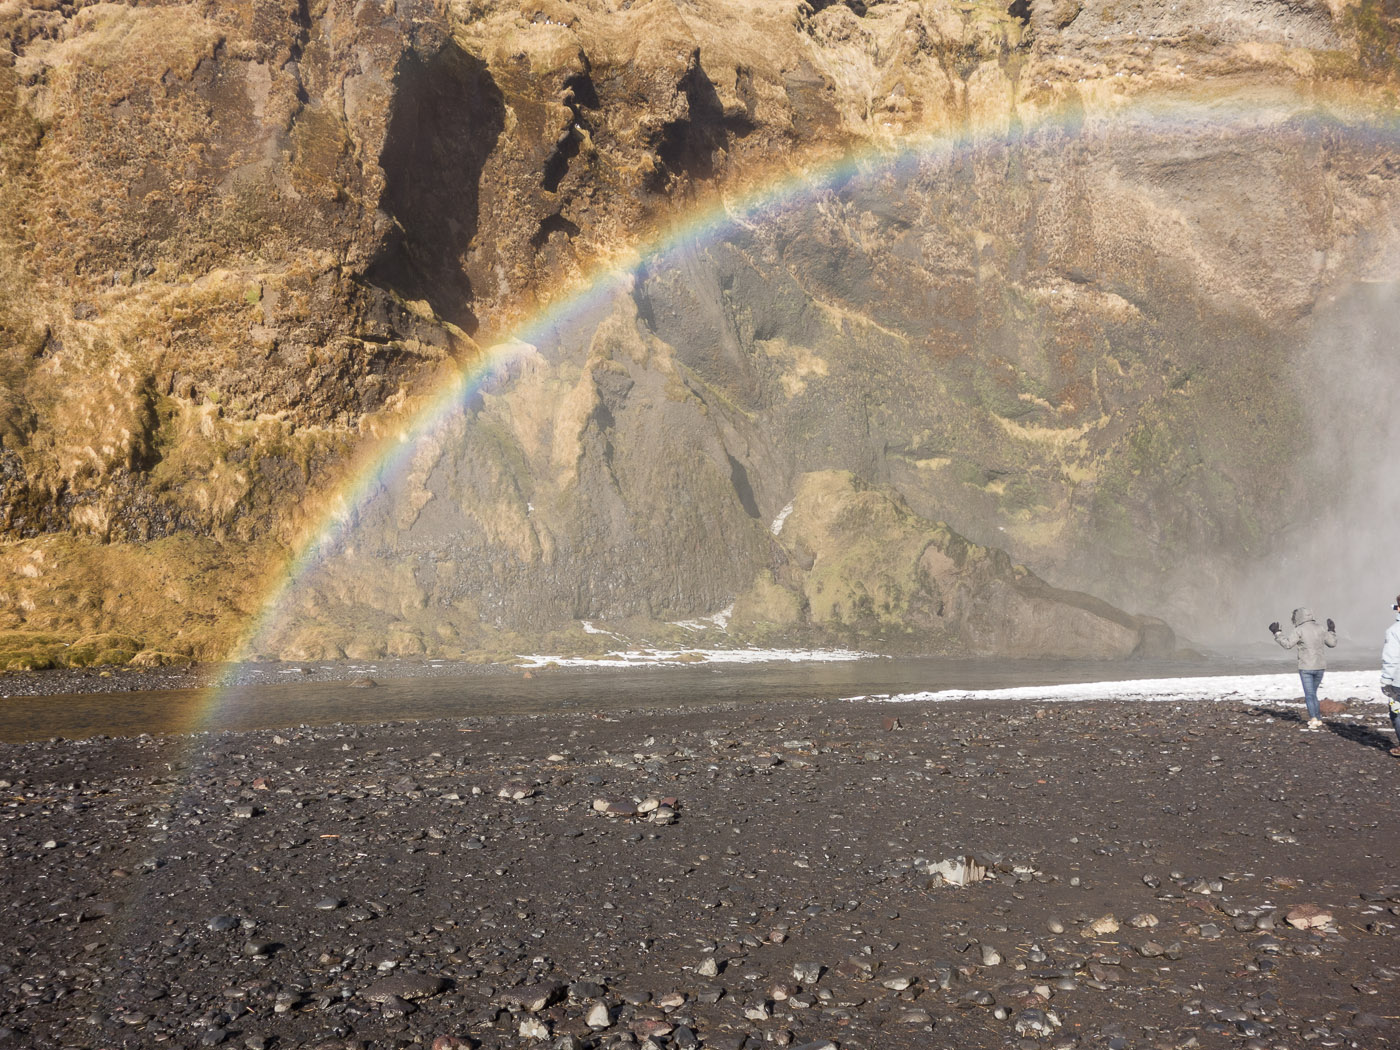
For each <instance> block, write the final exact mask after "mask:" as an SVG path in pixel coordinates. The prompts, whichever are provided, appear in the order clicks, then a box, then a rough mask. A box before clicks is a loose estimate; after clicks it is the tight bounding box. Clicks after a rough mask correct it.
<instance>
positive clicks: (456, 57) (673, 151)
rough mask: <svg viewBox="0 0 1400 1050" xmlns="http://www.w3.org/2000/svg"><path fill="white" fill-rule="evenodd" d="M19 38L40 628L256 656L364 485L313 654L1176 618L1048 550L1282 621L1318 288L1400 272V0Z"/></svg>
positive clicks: (477, 21)
mask: <svg viewBox="0 0 1400 1050" xmlns="http://www.w3.org/2000/svg"><path fill="white" fill-rule="evenodd" d="M0 35H2V36H3V37H4V39H5V41H6V43H7V46H8V51H4V50H0V537H3V544H0V652H3V653H7V654H9V655H8V656H5V657H4V659H5V660H6V661H7V662H16V663H25V662H29V663H33V662H36V661H37V662H42V661H44V660H58V661H62V660H65V659H73V658H75V657H74V654H77V653H88V652H89V651H93V652H97V651H99V650H100V651H101V652H103V653H106V654H109V655H110V654H112V653H118V654H121V653H126V654H131V653H136V652H138V651H143V650H144V651H145V652H144V653H143V655H142V657H141V658H142V659H143V660H148V661H158V660H161V659H164V658H166V656H163V655H162V654H187V655H194V656H197V657H200V658H212V657H216V656H219V655H222V654H224V653H225V652H226V651H228V649H229V647H230V646H232V645H233V644H234V643H235V641H236V640H237V639H238V638H239V637H240V636H241V635H242V634H243V632H244V631H245V630H246V629H247V628H248V626H249V625H250V624H251V623H253V622H254V621H255V620H256V619H257V617H258V614H259V612H260V611H261V610H262V608H263V604H264V601H265V599H266V598H267V596H268V595H269V594H271V593H273V591H274V589H275V587H276V585H277V584H278V583H279V582H280V581H281V580H282V577H283V575H284V574H285V572H286V571H287V569H286V566H287V565H288V564H289V561H290V560H291V559H292V558H293V556H294V554H295V552H296V551H297V550H298V549H299V548H300V546H301V544H303V543H304V542H305V541H306V539H307V538H309V537H310V536H312V535H315V534H317V533H320V532H321V531H323V525H322V523H323V522H324V520H325V519H326V515H327V514H329V513H330V512H331V511H333V510H334V509H336V508H337V507H341V509H342V510H346V511H351V512H353V514H354V518H353V521H354V525H353V527H351V528H348V529H343V530H341V531H339V532H337V533H336V537H337V538H336V542H335V543H334V544H333V545H330V546H328V547H327V548H326V550H325V551H324V552H323V553H324V557H323V558H322V559H321V560H320V561H319V562H317V564H316V566H315V567H314V568H312V569H311V570H309V571H307V572H306V573H305V576H304V579H303V580H302V581H301V583H300V584H299V585H297V586H295V587H293V588H292V589H291V590H290V591H289V592H288V596H287V598H286V604H285V608H283V609H282V610H281V611H280V613H279V615H276V616H274V617H273V619H272V621H271V624H272V625H271V627H270V629H269V630H268V631H267V632H265V633H264V634H263V635H261V636H260V638H259V640H258V643H257V645H258V648H259V651H261V652H264V653H266V654H269V655H272V654H281V655H286V656H312V655H330V656H334V655H338V654H344V653H350V654H359V655H375V654H377V653H382V652H404V653H411V652H431V653H443V654H448V655H455V654H458V653H482V652H485V653H505V652H509V651H512V650H514V649H517V648H519V647H521V646H533V645H542V644H546V643H548V644H554V645H561V646H581V645H596V644H599V643H600V640H603V639H606V638H607V637H608V636H606V635H602V636H600V635H595V634H589V633H587V630H586V629H585V628H584V627H583V626H582V621H589V622H590V623H593V622H597V623H602V624H605V625H608V627H609V629H611V630H616V631H619V632H621V633H625V634H626V635H627V636H628V637H633V638H638V637H646V638H657V639H659V638H662V637H691V636H695V635H700V636H707V637H709V639H710V640H711V641H715V640H716V639H718V640H720V641H724V642H727V643H730V644H734V643H740V642H748V641H773V640H784V639H786V640H793V639H803V640H808V641H812V642H826V641H833V640H841V641H846V642H854V643H857V644H868V645H878V646H888V647H900V648H915V649H919V648H922V649H928V650H938V651H984V652H1028V653H1029V652H1036V653H1047V652H1065V653H1069V652H1074V653H1076V654H1091V655H1123V654H1125V653H1128V652H1131V651H1133V650H1135V649H1137V648H1138V647H1139V646H1140V645H1142V644H1150V645H1155V646H1157V647H1158V648H1160V647H1161V646H1162V645H1163V644H1165V643H1163V642H1162V640H1161V639H1160V638H1157V640H1156V641H1155V642H1154V641H1152V638H1153V637H1156V636H1155V635H1154V634H1153V630H1151V629H1149V630H1146V631H1145V632H1144V623H1145V621H1141V620H1138V619H1136V618H1134V617H1132V616H1129V615H1127V614H1124V613H1121V612H1118V611H1117V610H1114V609H1112V608H1110V607H1108V606H1106V605H1103V604H1102V603H1096V602H1095V601H1094V600H1092V599H1088V598H1087V597H1086V596H1084V595H1078V596H1076V595H1072V594H1069V593H1066V592H1063V591H1058V590H1056V589H1055V588H1054V587H1052V586H1051V585H1050V584H1047V583H1042V582H1040V579H1039V578H1038V577H1036V576H1034V575H1032V574H1031V573H1030V572H1029V570H1027V569H1024V568H1018V567H1016V566H1015V565H1014V564H1013V562H1020V563H1024V564H1025V565H1028V566H1029V567H1030V569H1032V570H1035V572H1036V573H1038V574H1039V577H1043V578H1044V579H1048V580H1050V581H1053V583H1054V584H1055V585H1057V586H1059V587H1068V588H1074V589H1076V590H1079V591H1085V592H1088V593H1090V594H1094V595H1096V596H1098V597H1099V598H1103V599H1107V600H1108V601H1111V602H1114V603H1116V604H1117V605H1119V606H1122V607H1123V608H1126V609H1129V610H1132V611H1133V612H1152V613H1156V614H1157V615H1162V616H1165V617H1166V618H1167V619H1168V620H1171V621H1173V622H1176V623H1178V624H1182V625H1184V626H1186V627H1187V628H1188V630H1192V631H1194V630H1196V629H1197V628H1198V625H1199V624H1203V623H1206V622H1207V620H1206V619H1204V618H1202V617H1200V616H1198V615H1197V610H1198V609H1199V608H1200V606H1201V605H1202V602H1203V597H1205V600H1207V601H1209V602H1210V603H1211V604H1212V605H1213V606H1215V607H1216V612H1217V613H1220V612H1228V603H1227V602H1226V603H1222V601H1221V599H1220V598H1219V596H1218V593H1216V594H1215V595H1214V596H1212V594H1213V592H1219V590H1220V589H1221V587H1222V584H1224V585H1225V586H1226V588H1227V589H1228V587H1229V585H1230V584H1231V583H1232V582H1233V581H1238V580H1241V579H1244V578H1246V577H1247V576H1248V574H1249V573H1250V572H1251V571H1252V568H1253V566H1254V565H1255V564H1256V562H1257V560H1258V559H1259V558H1260V557H1261V556H1262V555H1264V554H1266V553H1268V552H1269V550H1270V549H1271V546H1272V545H1275V544H1276V543H1277V542H1278V537H1279V535H1280V530H1282V529H1283V528H1284V526H1285V525H1286V524H1287V523H1288V522H1290V521H1295V520H1297V519H1298V518H1299V516H1300V515H1301V514H1302V508H1304V507H1305V505H1306V500H1307V499H1309V498H1311V499H1316V498H1317V496H1318V495H1319V493H1324V492H1326V491H1328V489H1327V486H1329V485H1330V486H1333V487H1334V488H1335V487H1336V486H1337V485H1339V484H1340V482H1338V481H1337V479H1336V477H1335V476H1329V475H1328V474H1326V473H1319V472H1317V471H1315V470H1314V469H1313V468H1311V467H1309V466H1307V464H1308V463H1309V462H1310V461H1309V459H1308V456H1309V450H1310V449H1312V448H1314V447H1315V446H1316V443H1317V442H1316V434H1315V422H1316V420H1315V418H1314V417H1313V416H1312V415H1310V413H1309V411H1308V406H1307V399H1306V397H1304V396H1302V395H1303V393H1304V392H1305V391H1306V389H1307V369H1308V368H1310V367H1313V364H1314V362H1313V359H1312V358H1311V357H1310V356H1309V355H1308V354H1305V353H1303V350H1302V348H1304V347H1307V346H1309V345H1313V344H1315V343H1316V342H1317V331H1316V320H1315V319H1316V318H1319V317H1325V316H1326V313H1327V310H1328V309H1329V304H1330V303H1332V302H1333V301H1334V300H1336V299H1337V298H1338V297H1339V296H1340V297H1341V298H1342V300H1343V301H1349V300H1348V299H1347V297H1348V296H1351V295H1353V294H1354V290H1355V288H1356V287H1358V286H1359V285H1365V284H1376V283H1383V282H1394V281H1396V280H1400V237H1397V218H1400V150H1398V149H1397V138H1396V134H1395V131H1396V121H1397V108H1396V107H1397V103H1396V94H1395V87H1396V83H1397V74H1398V73H1400V68H1397V64H1396V61H1397V60H1396V58H1395V56H1396V54H1397V46H1396V45H1397V44H1400V22H1397V20H1396V16H1395V12H1393V11H1391V10H1390V9H1389V7H1388V6H1387V4H1386V3H1385V2H1384V0H1362V2H1357V3H1345V2H1340V0H1338V2H1334V3H1331V4H1326V3H1314V4H1309V3H1303V4H1299V3H1272V4H1263V5H1260V4H1256V3H1249V4H1246V3H1231V2H1225V3H1220V2H1213V3H1209V4H1207V3H1177V4H1170V5H1169V4H1155V3H1130V4H1123V3H1113V4H1109V3H1093V2H1090V3H1079V2H1076V0H1054V2H1043V0H1037V2H1034V3H1030V4H1027V3H1026V2H1025V0H1017V2H1015V3H1012V4H1011V5H1010V6H1009V7H1008V6H1002V5H998V4H996V3H947V2H936V0H892V2H886V3H879V2H871V3H857V2H855V0H851V2H849V3H842V4H833V3H820V2H818V3H805V2H787V0H773V2H760V3H750V2H745V3H740V2H738V0H694V2H678V0H650V2H646V0H642V2H626V0H623V2H611V0H580V2H573V3H569V2H564V0H543V2H539V3H534V2H528V0H527V2H526V3H524V4H519V3H495V2H492V0H454V2H436V3H434V2H428V0H398V2H396V0H356V2H351V0H280V2H279V0H232V2H230V0H220V2H213V0H208V2H190V3H180V2H165V3H133V4H116V3H82V2H74V3H63V2H58V0H46V2H43V3H33V2H30V3H23V4H21V3H17V2H10V3H0ZM11 55H12V56H13V57H10V56H11ZM847 158H850V159H854V160H855V163H853V164H852V163H843V159H847ZM773 187H781V189H780V190H773V189H772V188H773ZM720 202H727V207H728V219H727V220H726V219H725V217H724V214H723V213H722V212H720V213H716V212H715V211H714V210H713V209H714V208H715V207H716V205H717V204H719V203H720ZM754 202H757V203H758V204H760V205H761V206H756V207H750V205H751V204H753V203H754ZM704 215H708V216H710V218H709V219H708V220H707V221H706V222H705V223H703V224H698V225H697V224H695V223H694V222H693V221H692V219H693V217H695V216H704ZM657 243H664V244H666V245H668V247H667V249H666V250H665V251H662V252H660V253H656V254H647V255H645V257H644V263H643V265H642V266H641V267H640V268H639V269H636V270H634V271H632V272H631V275H630V276H628V277H627V278H626V279H625V280H623V281H621V282H620V283H617V282H609V283H607V284H606V285H605V286H603V287H602V288H601V290H599V291H597V292H595V293H593V294H591V295H590V294H589V293H587V292H586V289H588V287H589V285H590V283H591V282H593V281H594V280H595V279H596V278H597V276H598V275H599V274H602V273H607V272H610V268H612V267H616V266H619V265H621V266H629V265H630V264H631V260H632V259H633V258H634V255H633V253H635V252H637V251H643V252H646V251H647V250H648V249H649V247H650V246H652V245H655V244H657ZM580 292H583V293H584V299H583V300H580V301H581V302H586V303H587V304H588V306H587V309H578V310H574V311H572V312H568V313H567V314H566V316H567V318H568V320H567V322H564V321H561V322H559V323H557V324H556V325H554V327H553V328H550V327H548V326H545V327H543V328H542V327H541V326H540V325H538V324H532V321H533V320H534V319H536V318H538V317H540V316H541V314H542V311H546V312H547V308H548V307H549V306H550V305H551V304H555V305H557V304H559V303H564V302H567V301H568V300H569V299H570V297H571V296H574V295H576V294H579V293H580ZM550 316H553V315H550ZM561 316H563V315H561ZM521 334H525V335H527V337H528V340H529V342H530V344H531V347H530V349H529V351H528V352H526V353H523V354H517V355H516V359H517V363H516V365H515V366H513V367H512V368H511V369H510V370H509V371H508V373H507V374H506V375H505V376H504V377H502V378H499V379H497V380H496V381H495V383H494V385H493V386H492V387H491V388H490V390H489V392H487V393H486V394H484V395H481V396H477V397H475V398H473V399H471V400H470V401H468V402H467V403H465V404H464V405H462V406H461V407H460V411H457V412H455V413H451V414H449V416H448V417H447V418H445V419H444V420H443V421H442V426H441V427H439V428H437V429H436V430H434V431H433V432H432V434H433V437H432V439H431V440H430V441H429V442H428V443H426V444H425V445H424V446H423V447H422V448H420V449H419V450H417V452H415V453H414V454H413V455H412V456H411V457H409V459H408V462H409V463H410V467H409V468H407V469H406V470H405V471H403V472H401V473H400V474H397V475H394V476H387V477H384V478H382V479H381V480H380V483H379V487H378V488H377V489H376V490H375V492H374V493H372V494H371V496H370V498H369V499H368V500H366V501H365V502H364V503H363V504H360V505H357V506H355V507H351V508H344V507H342V506H341V504H342V503H343V495H342V494H343V493H344V492H346V491H350V490H352V489H354V490H355V491H359V490H358V489H356V488H355V487H354V486H353V485H352V484H351V483H352V481H353V479H354V478H355V477H357V476H359V475H360V474H361V473H362V472H364V471H366V470H367V469H369V467H370V466H371V465H372V464H374V463H375V462H378V461H379V460H380V459H381V457H382V456H383V451H382V443H383V442H386V441H390V442H391V441H393V440H394V439H395V438H396V436H397V435H398V434H400V433H401V432H402V430H403V428H404V427H405V426H406V425H407V424H408V421H410V420H412V419H414V418H415V417H416V416H417V414H418V413H419V412H421V411H422V410H423V409H424V408H425V406H428V405H431V404H432V403H433V395H434V393H435V391H437V390H439V389H440V388H441V387H442V385H443V383H444V382H445V380H446V379H447V377H450V376H451V375H453V374H454V373H455V372H457V371H458V370H459V369H462V368H466V369H469V370H470V369H471V368H472V367H473V365H474V363H475V362H477V361H479V360H480V359H481V358H482V355H484V354H486V353H487V352H488V350H487V348H490V347H492V346H493V345H495V344H497V343H498V342H500V341H502V340H506V339H509V338H511V337H514V336H517V335H521ZM1343 352H1345V351H1343ZM1367 360H1368V361H1370V360H1372V358H1370V357H1368V358H1367ZM521 362H523V363H521ZM1338 367H1341V368H1345V367H1349V365H1348V363H1347V362H1346V361H1344V360H1343V361H1340V362H1338ZM1300 377H1301V379H1300ZM1300 382H1301V383H1302V385H1300ZM833 507H835V508H836V509H832V508H833ZM822 508H826V509H822ZM779 519H782V521H781V523H780V521H779ZM835 521H845V522H847V524H844V525H839V526H838V525H837V524H834V523H833V522H835ZM851 522H855V523H856V524H854V525H853V524H851ZM1002 551H1004V552H1006V553H1001V552H1002ZM1206 596H1212V597H1206ZM1027 603H1030V604H1027ZM1036 603H1040V604H1036ZM1027 610H1030V611H1027ZM707 617H709V618H714V617H718V619H717V620H713V619H712V620H709V621H707V624H708V625H704V624H702V625H700V626H690V627H676V626H674V624H675V623H677V622H682V621H684V622H686V623H691V622H693V621H694V622H698V621H701V620H702V619H703V618H707ZM1086 617H1087V618H1088V619H1085V618H1086ZM1046 622H1051V623H1056V624H1062V625H1064V626H1063V629H1060V630H1050V631H1048V632H1047V631H1046V629H1045V628H1044V626H1043V625H1044V624H1045V623H1046ZM1084 624H1089V626H1088V627H1085V626H1083V625H1084ZM668 625H672V626H668ZM720 625H723V626H722V627H721V626H720ZM592 629H593V630H597V629H598V628H596V627H595V628H592ZM94 638H97V639H101V640H102V641H101V642H100V643H94V642H93V641H92V639H94ZM1086 639H1089V640H1087V641H1086ZM78 641H81V642H82V643H83V644H81V645H73V644H72V643H74V642H78ZM87 658H88V657H86V656H84V657H83V659H87Z"/></svg>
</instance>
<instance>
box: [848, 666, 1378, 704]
mask: <svg viewBox="0 0 1400 1050" xmlns="http://www.w3.org/2000/svg"><path fill="white" fill-rule="evenodd" d="M1301 694H1302V685H1301V684H1300V683H1299V681H1298V676H1297V675H1296V674H1255V675H1219V676H1215V677H1206V678H1138V679H1133V680H1130V681H1126V682H1082V683H1074V684H1070V685H1027V686H1017V687H1015V688H1011V689H939V690H931V691H926V692H919V693H872V694H869V695H866V696H848V697H845V698H844V699H846V700H851V701H859V700H880V701H884V702H887V703H913V702H915V701H927V700H1036V701H1049V702H1055V701H1068V700H1151V701H1185V700H1239V701H1243V702H1244V703H1247V704H1267V703H1277V702H1278V701H1280V700H1283V701H1289V702H1298V703H1300V704H1301ZM1318 696H1319V697H1321V698H1323V699H1333V700H1336V699H1344V700H1361V701H1364V702H1366V703H1383V702H1384V697H1383V696H1382V695H1381V686H1380V671H1379V669H1377V670H1375V671H1329V672H1328V673H1327V675H1326V676H1325V677H1324V678H1323V680H1322V687H1321V689H1319V690H1318Z"/></svg>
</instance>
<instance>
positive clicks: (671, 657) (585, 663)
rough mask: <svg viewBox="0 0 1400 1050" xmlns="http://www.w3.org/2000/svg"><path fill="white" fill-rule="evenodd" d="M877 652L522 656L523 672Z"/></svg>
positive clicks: (856, 656)
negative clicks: (549, 667)
mask: <svg viewBox="0 0 1400 1050" xmlns="http://www.w3.org/2000/svg"><path fill="white" fill-rule="evenodd" d="M880 658H881V657H880V656H879V654H878V653H862V652H856V651H854V650H850V649H628V650H618V651H616V652H610V653H606V654H604V655H603V656H545V655H542V654H539V653H534V654H531V655H529V656H519V657H517V658H516V659H518V660H519V661H521V662H520V663H519V664H517V666H518V667H521V668H523V669H526V670H528V669H531V668H536V667H545V666H554V667H656V666H659V665H662V664H676V663H679V664H699V663H710V664H760V663H835V662H840V661H849V660H877V659H880Z"/></svg>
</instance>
